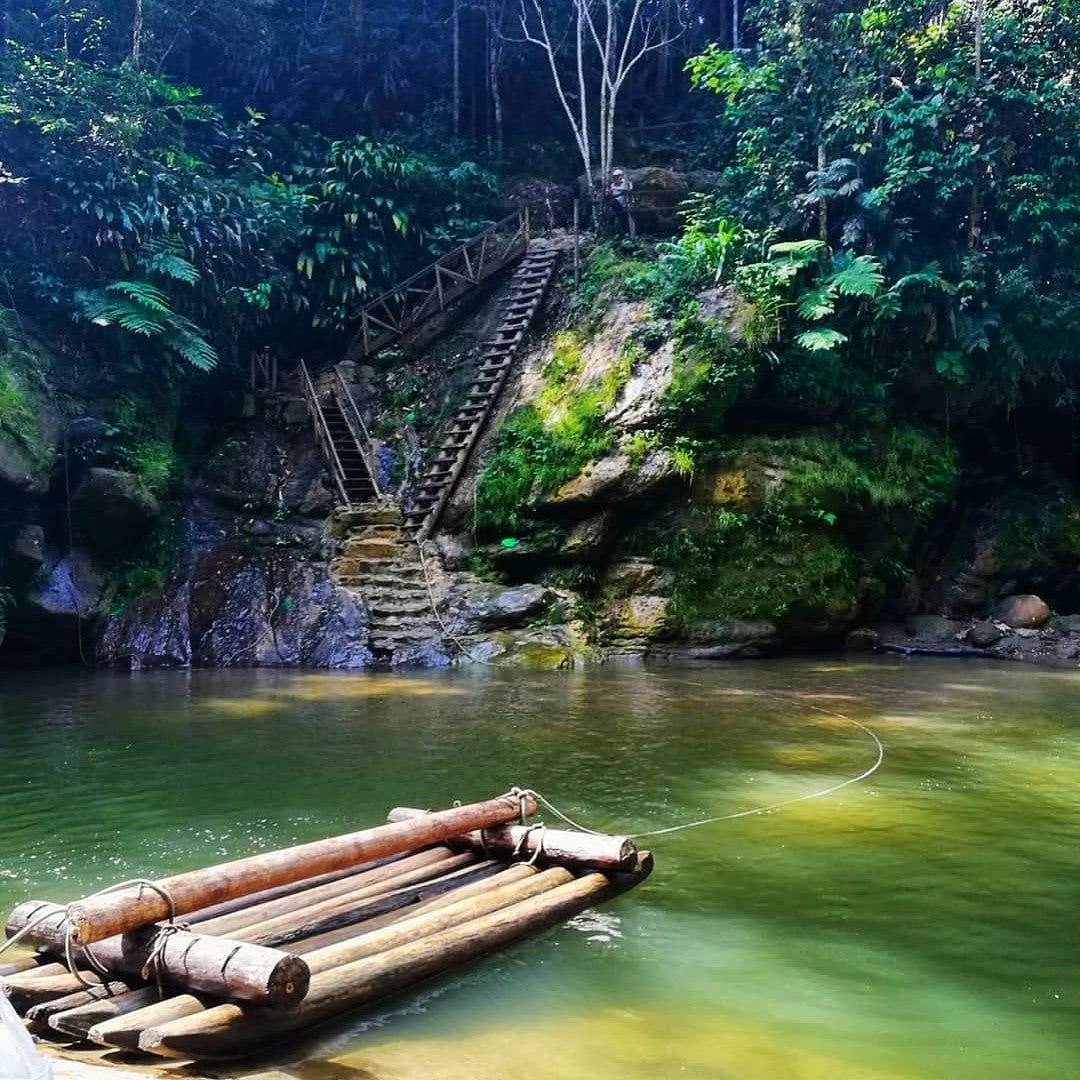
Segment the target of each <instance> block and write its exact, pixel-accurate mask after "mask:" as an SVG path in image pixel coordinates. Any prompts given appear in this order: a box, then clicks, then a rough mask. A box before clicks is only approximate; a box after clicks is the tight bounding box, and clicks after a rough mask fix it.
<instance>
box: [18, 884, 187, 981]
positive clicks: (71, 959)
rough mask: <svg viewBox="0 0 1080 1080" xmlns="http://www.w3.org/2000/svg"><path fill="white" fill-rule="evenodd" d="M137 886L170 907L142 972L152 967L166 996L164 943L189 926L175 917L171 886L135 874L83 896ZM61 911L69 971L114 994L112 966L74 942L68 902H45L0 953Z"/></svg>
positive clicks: (87, 947) (73, 929) (65, 953)
mask: <svg viewBox="0 0 1080 1080" xmlns="http://www.w3.org/2000/svg"><path fill="white" fill-rule="evenodd" d="M136 887H138V889H139V891H140V893H141V891H142V890H143V889H150V890H151V891H152V892H156V893H157V894H158V896H160V897H161V899H162V900H164V901H165V903H166V904H167V905H168V907H169V918H168V923H167V925H165V926H163V927H162V928H161V929H160V930H159V931H158V933H157V935H156V936H155V938H154V942H153V944H152V945H151V948H150V956H149V959H148V960H147V963H146V967H145V968H144V970H143V975H142V977H143V978H144V979H145V978H147V974H148V972H149V971H150V970H153V971H154V973H155V974H156V975H157V976H158V980H157V982H158V992H159V994H161V995H162V996H164V987H163V986H162V983H161V978H160V971H159V966H160V963H161V959H162V954H163V952H164V948H165V944H166V942H167V941H168V939H169V937H170V936H171V935H172V934H175V933H176V932H177V931H178V930H186V929H188V926H187V924H186V923H178V922H177V921H176V902H175V901H174V900H173V898H172V894H171V893H170V892H169V890H168V889H166V888H165V886H164V885H161V884H159V883H158V882H156V881H149V880H147V879H146V878H132V879H131V880H130V881H121V882H119V883H118V884H116V885H109V886H106V888H104V889H99V890H98V891H97V892H95V893H91V894H90V895H89V896H87V897H84V899H86V900H93V899H94V898H95V897H98V896H105V895H106V894H107V893H113V892H119V891H120V890H121V889H133V888H136ZM38 912H40V914H38ZM60 912H63V913H64V922H65V929H64V960H65V961H66V963H67V968H68V971H70V972H71V974H72V975H74V976H75V978H76V979H78V981H79V982H80V983H82V985H83V986H84V987H86V989H88V990H104V992H105V993H106V994H107V995H108V996H110V997H111V996H112V990H111V989H110V987H109V974H110V973H109V969H108V968H107V967H105V965H104V964H103V963H102V962H101V961H100V960H99V959H98V958H97V957H96V956H95V955H94V953H93V951H92V950H91V948H90V946H89V945H76V943H75V928H74V925H73V924H72V922H71V905H68V906H67V907H66V908H65V907H61V906H60V905H56V904H42V905H41V907H40V908H38V909H37V911H36V912H35V913H34V914H33V916H32V917H31V918H30V920H29V921H28V922H27V924H26V925H25V926H24V927H23V928H22V929H21V930H20V931H19V932H18V933H17V934H14V935H12V936H11V937H10V938H8V939H7V941H4V942H0V953H4V952H6V951H7V950H8V949H10V948H11V947H12V946H14V945H16V944H17V943H18V942H19V941H21V940H22V939H23V938H24V937H26V936H27V935H28V934H29V933H30V931H31V930H34V929H35V928H36V927H38V926H40V925H41V924H42V923H43V922H45V921H46V920H47V919H52V918H55V916H57V915H58V914H60ZM76 948H78V949H79V950H80V951H81V952H82V954H83V958H84V960H85V964H86V966H87V967H89V968H90V970H91V971H92V972H94V974H96V975H97V976H98V979H99V980H100V981H99V982H92V981H91V980H90V979H88V978H87V977H86V976H85V975H84V974H83V973H82V972H81V971H80V970H79V965H78V964H77V963H76V962H75V949H76Z"/></svg>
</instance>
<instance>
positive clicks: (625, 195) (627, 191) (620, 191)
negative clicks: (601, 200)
mask: <svg viewBox="0 0 1080 1080" xmlns="http://www.w3.org/2000/svg"><path fill="white" fill-rule="evenodd" d="M633 190H634V185H633V184H631V183H630V181H629V180H628V179H627V178H626V174H625V173H624V172H623V171H622V169H615V170H613V171H612V173H611V183H610V184H608V188H607V191H606V192H605V198H606V201H607V204H608V206H609V208H610V210H611V214H612V217H613V219H614V222H615V231H616V232H620V233H621V232H624V231H625V232H628V233H629V234H630V235H631V236H633V235H634V234H635V229H634V215H633V214H631V213H630V199H631V193H632V192H633Z"/></svg>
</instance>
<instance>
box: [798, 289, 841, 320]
mask: <svg viewBox="0 0 1080 1080" xmlns="http://www.w3.org/2000/svg"><path fill="white" fill-rule="evenodd" d="M798 311H799V314H800V315H801V316H802V317H803V318H804V319H812V320H813V321H814V322H817V321H818V320H819V319H824V318H826V317H828V316H829V315H832V314H833V312H835V311H836V300H835V298H834V294H833V290H832V287H831V285H830V284H828V283H826V284H823V285H818V286H817V287H816V288H813V289H807V290H806V292H804V293H802V294H801V295H800V297H799V307H798Z"/></svg>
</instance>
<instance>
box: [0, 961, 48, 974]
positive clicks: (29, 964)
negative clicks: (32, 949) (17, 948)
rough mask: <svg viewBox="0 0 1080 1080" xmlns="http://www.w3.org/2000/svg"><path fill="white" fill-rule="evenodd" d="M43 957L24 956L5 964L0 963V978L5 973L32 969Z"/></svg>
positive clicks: (17, 972) (16, 972)
mask: <svg viewBox="0 0 1080 1080" xmlns="http://www.w3.org/2000/svg"><path fill="white" fill-rule="evenodd" d="M42 960H43V958H42V957H40V956H24V957H23V958H22V959H21V960H12V961H11V962H10V963H7V964H0V979H2V978H4V977H5V976H6V975H18V974H19V973H20V972H23V971H33V970H34V969H35V968H39V967H41V965H42Z"/></svg>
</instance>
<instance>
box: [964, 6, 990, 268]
mask: <svg viewBox="0 0 1080 1080" xmlns="http://www.w3.org/2000/svg"><path fill="white" fill-rule="evenodd" d="M985 23H986V0H976V3H975V92H976V94H978V93H979V90H980V89H981V87H982V61H983V28H984V24H985ZM976 107H978V101H976ZM974 141H975V142H981V141H982V126H981V125H980V124H978V123H976V125H975V136H974ZM971 168H972V177H971V209H970V210H969V211H968V250H969V251H974V250H975V249H976V248H977V247H978V246H979V242H980V240H981V239H982V231H983V205H982V186H981V184H980V182H979V162H978V159H977V158H976V159H975V160H974V161H973V162H972V164H971Z"/></svg>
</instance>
